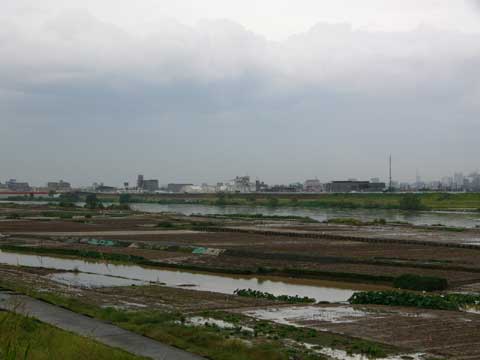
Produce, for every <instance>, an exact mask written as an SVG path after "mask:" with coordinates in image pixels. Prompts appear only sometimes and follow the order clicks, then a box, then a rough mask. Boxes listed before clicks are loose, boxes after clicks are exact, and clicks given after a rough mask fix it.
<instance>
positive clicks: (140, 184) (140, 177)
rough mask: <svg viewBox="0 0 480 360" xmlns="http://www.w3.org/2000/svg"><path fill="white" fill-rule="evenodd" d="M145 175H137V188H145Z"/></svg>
mask: <svg viewBox="0 0 480 360" xmlns="http://www.w3.org/2000/svg"><path fill="white" fill-rule="evenodd" d="M143 181H144V180H143V175H138V176H137V188H138V189H143Z"/></svg>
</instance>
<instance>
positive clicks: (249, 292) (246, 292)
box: [233, 288, 315, 304]
mask: <svg viewBox="0 0 480 360" xmlns="http://www.w3.org/2000/svg"><path fill="white" fill-rule="evenodd" d="M233 293H234V294H235V295H237V296H243V297H252V298H256V299H266V300H278V301H283V302H288V303H291V304H297V303H306V304H309V303H314V302H315V299H314V298H309V297H307V296H304V297H302V296H298V295H295V296H290V295H278V296H275V295H273V294H270V293H268V292H263V291H259V290H253V289H250V288H249V289H237V290H235V291H234V292H233Z"/></svg>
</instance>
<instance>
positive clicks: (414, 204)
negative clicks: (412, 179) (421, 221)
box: [399, 194, 425, 210]
mask: <svg viewBox="0 0 480 360" xmlns="http://www.w3.org/2000/svg"><path fill="white" fill-rule="evenodd" d="M399 205H400V209H402V210H423V209H425V206H424V205H423V204H422V199H420V197H419V196H417V195H415V194H406V195H404V196H403V197H402V198H401V199H400V204H399Z"/></svg>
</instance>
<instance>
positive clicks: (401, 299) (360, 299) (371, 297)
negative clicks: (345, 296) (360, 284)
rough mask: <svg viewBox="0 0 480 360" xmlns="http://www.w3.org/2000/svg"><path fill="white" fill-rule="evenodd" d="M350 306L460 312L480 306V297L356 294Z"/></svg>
mask: <svg viewBox="0 0 480 360" xmlns="http://www.w3.org/2000/svg"><path fill="white" fill-rule="evenodd" d="M348 302H349V303H350V304H374V305H388V306H409V307H418V308H425V309H435V310H460V309H463V308H465V307H468V306H475V305H479V304H480V296H478V295H469V294H445V295H443V294H419V293H413V292H405V291H365V292H357V293H355V294H353V295H352V297H351V298H350V299H349V300H348Z"/></svg>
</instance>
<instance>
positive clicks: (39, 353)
mask: <svg viewBox="0 0 480 360" xmlns="http://www.w3.org/2000/svg"><path fill="white" fill-rule="evenodd" d="M0 359H8V360H10V359H11V360H14V359H35V360H37V359H38V360H43V359H45V360H66V359H72V360H73V359H78V360H84V359H98V360H102V359H105V360H108V359H119V360H135V359H138V360H140V359H143V358H140V357H137V356H134V355H131V354H128V353H126V352H124V351H121V350H118V349H114V348H110V347H108V346H105V345H103V344H100V343H97V342H96V341H93V340H91V339H88V338H85V337H82V336H78V335H75V334H72V333H69V332H66V331H63V330H60V329H58V328H55V327H53V326H50V325H48V324H45V323H42V322H40V321H38V320H36V319H33V318H30V317H25V316H22V315H17V314H13V313H11V312H6V311H5V312H0Z"/></svg>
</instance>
